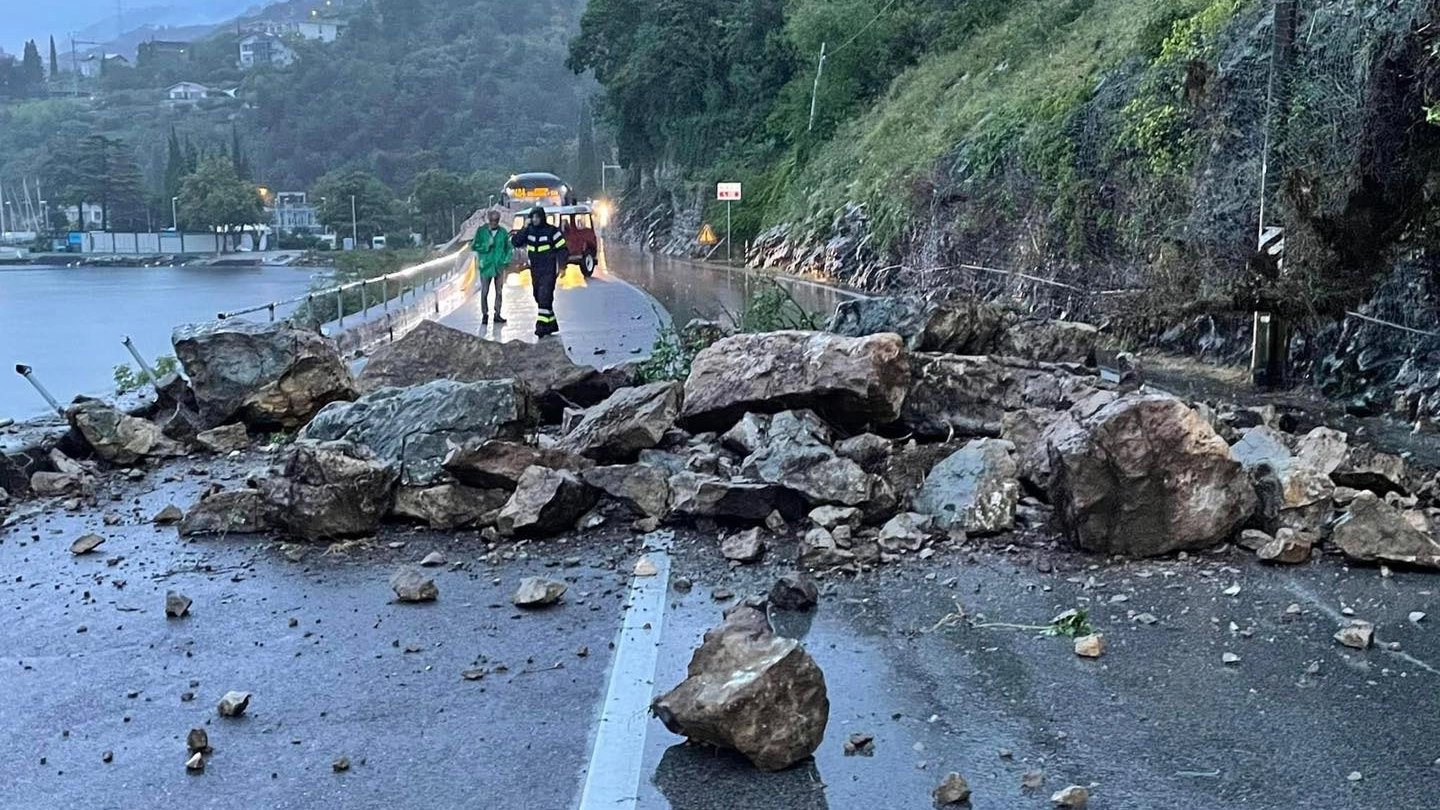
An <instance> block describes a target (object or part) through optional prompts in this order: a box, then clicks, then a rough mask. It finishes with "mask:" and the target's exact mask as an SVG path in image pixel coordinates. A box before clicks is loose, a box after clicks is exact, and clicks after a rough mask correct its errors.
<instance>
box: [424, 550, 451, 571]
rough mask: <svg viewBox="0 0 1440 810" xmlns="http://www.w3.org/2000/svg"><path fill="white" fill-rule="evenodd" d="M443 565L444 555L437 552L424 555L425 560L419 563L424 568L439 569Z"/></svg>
mask: <svg viewBox="0 0 1440 810" xmlns="http://www.w3.org/2000/svg"><path fill="white" fill-rule="evenodd" d="M444 564H445V555H444V554H441V553H440V552H438V551H432V552H430V553H429V554H426V555H425V559H423V560H421V561H420V565H422V566H424V567H425V568H439V567H440V566H442V565H444Z"/></svg>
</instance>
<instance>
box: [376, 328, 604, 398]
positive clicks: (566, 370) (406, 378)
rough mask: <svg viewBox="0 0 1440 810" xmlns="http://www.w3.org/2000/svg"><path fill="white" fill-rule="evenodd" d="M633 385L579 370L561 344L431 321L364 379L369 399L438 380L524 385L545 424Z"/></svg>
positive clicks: (387, 351) (382, 355) (380, 357)
mask: <svg viewBox="0 0 1440 810" xmlns="http://www.w3.org/2000/svg"><path fill="white" fill-rule="evenodd" d="M628 379H629V377H628V375H625V374H623V373H619V372H601V371H598V370H596V369H594V368H591V367H589V366H581V365H577V364H576V363H575V362H574V361H573V360H571V359H570V357H569V355H567V354H566V353H565V345H564V344H563V343H561V342H559V341H555V340H542V341H540V342H539V343H521V342H518V341H512V342H510V343H499V342H497V341H493V340H486V339H484V338H482V337H479V336H478V335H472V334H470V333H469V332H462V331H460V330H459V329H454V328H451V327H449V326H445V325H444V324H440V323H436V322H434V321H425V322H423V323H421V324H420V325H419V326H416V327H415V328H414V329H413V330H411V331H410V333H409V334H407V335H405V336H404V337H402V338H400V339H399V340H397V341H395V342H394V343H391V344H389V345H388V346H385V347H384V348H381V349H380V350H378V351H377V352H375V355H374V356H373V357H371V358H370V360H369V362H368V363H366V365H365V370H364V371H363V372H361V374H360V390H361V391H363V392H367V393H368V392H372V391H378V390H380V389H382V388H406V387H410V386H416V385H423V384H425V383H430V382H434V381H436V380H454V381H455V382H462V383H473V382H480V381H483V380H518V381H519V382H521V383H523V384H524V385H525V387H526V388H528V389H529V390H530V392H531V393H532V394H533V395H534V397H535V400H536V403H537V405H538V406H539V407H540V409H541V411H542V414H543V415H544V416H545V418H546V419H547V420H548V421H557V422H558V421H559V419H560V415H561V413H562V412H563V411H564V409H565V407H566V406H567V405H581V406H589V405H594V404H595V403H597V402H599V401H601V400H603V399H604V398H605V397H607V396H609V395H610V393H611V391H613V390H614V389H615V387H616V385H617V383H620V384H623V383H625V382H627V381H628Z"/></svg>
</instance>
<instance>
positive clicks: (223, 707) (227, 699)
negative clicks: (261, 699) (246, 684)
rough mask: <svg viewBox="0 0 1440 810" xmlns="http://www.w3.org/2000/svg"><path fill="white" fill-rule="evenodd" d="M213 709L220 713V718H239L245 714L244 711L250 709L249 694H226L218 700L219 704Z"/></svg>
mask: <svg viewBox="0 0 1440 810" xmlns="http://www.w3.org/2000/svg"><path fill="white" fill-rule="evenodd" d="M215 708H216V709H217V710H218V711H219V712H220V716H221V717H239V716H240V715H242V714H244V713H245V710H246V709H248V708H250V693H249V692H226V693H225V696H224V697H222V698H220V704H219V705H218V706H216V707H215Z"/></svg>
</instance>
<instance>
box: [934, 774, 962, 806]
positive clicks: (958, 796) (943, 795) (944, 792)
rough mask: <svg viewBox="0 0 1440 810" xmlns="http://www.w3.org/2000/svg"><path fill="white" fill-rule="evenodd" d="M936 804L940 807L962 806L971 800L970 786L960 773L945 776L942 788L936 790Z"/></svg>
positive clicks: (941, 783) (941, 784)
mask: <svg viewBox="0 0 1440 810" xmlns="http://www.w3.org/2000/svg"><path fill="white" fill-rule="evenodd" d="M934 796H935V803H936V804H939V805H950V804H961V803H963V802H967V801H969V800H970V785H969V784H968V783H967V782H966V781H965V777H963V776H961V775H960V774H958V773H954V772H953V771H952V772H951V773H947V774H945V779H944V780H943V781H941V782H940V786H939V787H937V788H935V793H934Z"/></svg>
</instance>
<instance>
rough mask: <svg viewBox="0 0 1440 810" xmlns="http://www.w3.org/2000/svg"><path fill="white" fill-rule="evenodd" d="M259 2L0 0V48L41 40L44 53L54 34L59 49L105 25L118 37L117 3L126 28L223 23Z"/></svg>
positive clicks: (10, 49) (106, 32) (9, 49)
mask: <svg viewBox="0 0 1440 810" xmlns="http://www.w3.org/2000/svg"><path fill="white" fill-rule="evenodd" d="M257 4H258V3H257V0H121V2H119V3H117V2H116V0H39V1H38V2H37V1H36V0H0V48H4V49H5V51H6V52H7V53H12V54H15V55H16V56H19V55H20V53H21V50H22V49H23V48H24V46H25V40H27V39H33V40H35V41H36V42H38V43H39V44H40V53H41V56H45V55H46V51H47V50H48V49H49V47H50V44H49V42H50V36H51V35H52V34H53V35H54V36H55V43H56V45H58V46H59V47H60V49H61V50H65V49H66V45H65V44H64V42H65V40H66V39H67V38H68V37H69V35H70V32H72V31H82V30H84V29H86V28H89V27H91V26H93V25H97V24H101V23H105V24H107V27H106V28H105V29H102V30H103V31H104V35H105V37H106V38H113V37H114V36H115V35H116V29H115V15H116V11H117V7H123V9H124V12H125V18H124V19H125V28H126V29H127V30H129V29H134V28H136V27H138V26H140V25H143V24H147V23H155V24H159V25H193V24H196V23H212V22H223V21H224V20H228V19H230V18H232V17H235V16H238V15H239V14H241V13H243V12H244V11H245V10H246V9H248V8H250V7H251V6H253V5H257Z"/></svg>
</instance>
